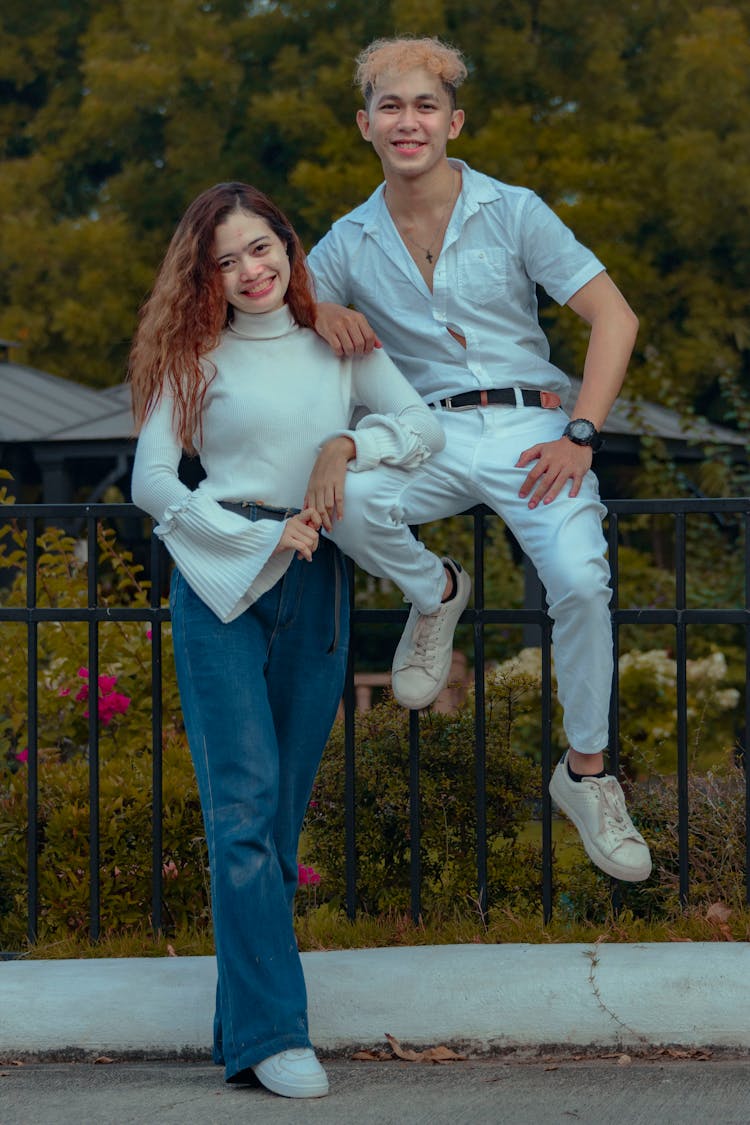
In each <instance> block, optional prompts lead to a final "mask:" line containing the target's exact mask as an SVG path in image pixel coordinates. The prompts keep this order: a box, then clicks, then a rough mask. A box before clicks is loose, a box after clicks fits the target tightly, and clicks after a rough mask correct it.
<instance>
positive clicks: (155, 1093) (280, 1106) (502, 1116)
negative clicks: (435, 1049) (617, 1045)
mask: <svg viewBox="0 0 750 1125" xmlns="http://www.w3.org/2000/svg"><path fill="white" fill-rule="evenodd" d="M699 1054H700V1053H698V1055H696V1056H694V1057H691V1058H673V1057H670V1056H669V1055H667V1054H664V1053H655V1054H653V1055H652V1056H651V1057H649V1058H647V1059H637V1058H630V1057H629V1056H624V1057H623V1056H618V1055H616V1054H613V1055H612V1056H610V1057H600V1058H597V1059H582V1060H581V1059H579V1060H576V1059H570V1058H555V1057H549V1058H547V1059H543V1060H539V1059H534V1060H532V1061H518V1060H512V1061H509V1060H508V1059H486V1060H478V1059H477V1060H467V1061H462V1062H452V1063H447V1064H443V1065H435V1064H431V1065H430V1064H424V1063H410V1062H402V1061H388V1062H357V1061H352V1060H347V1059H333V1060H329V1061H327V1062H326V1063H325V1065H326V1069H327V1071H328V1074H329V1078H330V1083H331V1093H330V1094H329V1096H328V1097H327V1098H322V1099H319V1100H314V1101H313V1100H305V1101H302V1100H299V1101H292V1100H289V1099H286V1098H279V1097H276V1096H275V1095H273V1094H269V1093H267V1092H266V1091H265V1090H263V1089H261V1088H259V1087H251V1086H242V1087H233V1086H227V1085H225V1083H224V1082H223V1080H222V1077H221V1072H220V1070H218V1069H217V1068H215V1067H213V1066H211V1065H209V1064H207V1063H174V1062H173V1063H165V1062H138V1063H133V1062H116V1061H115V1062H112V1063H102V1064H99V1065H96V1064H93V1063H90V1062H88V1063H26V1064H23V1065H14V1064H13V1063H12V1061H11V1062H10V1063H8V1062H6V1063H5V1064H0V1122H1V1123H2V1125H140V1123H144V1125H145V1123H147V1122H148V1123H149V1125H151V1123H155V1125H172V1123H174V1125H224V1123H225V1122H226V1123H232V1122H243V1123H247V1122H252V1123H257V1125H276V1123H281V1122H284V1123H287V1122H303V1123H304V1125H308V1123H309V1125H317V1123H321V1125H323V1123H324V1125H339V1123H340V1125H527V1123H528V1125H610V1123H611V1125H708V1123H710V1125H750V1056H746V1057H739V1058H738V1057H734V1058H728V1057H721V1058H712V1057H709V1058H703V1059H701V1058H700V1057H699Z"/></svg>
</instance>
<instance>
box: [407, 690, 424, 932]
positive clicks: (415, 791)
mask: <svg viewBox="0 0 750 1125" xmlns="http://www.w3.org/2000/svg"><path fill="white" fill-rule="evenodd" d="M421 851H422V829H421V824H420V819H419V711H410V712H409V885H410V888H411V916H412V919H413V920H414V922H419V919H420V917H421V915H422V855H421Z"/></svg>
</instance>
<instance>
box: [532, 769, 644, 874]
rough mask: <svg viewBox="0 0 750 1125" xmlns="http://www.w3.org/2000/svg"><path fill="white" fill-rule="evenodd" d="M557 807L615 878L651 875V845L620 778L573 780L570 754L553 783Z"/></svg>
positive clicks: (593, 856) (594, 857)
mask: <svg viewBox="0 0 750 1125" xmlns="http://www.w3.org/2000/svg"><path fill="white" fill-rule="evenodd" d="M549 792H550V796H551V798H552V800H553V801H554V802H555V804H556V805H557V807H558V808H559V809H561V810H562V811H563V812H564V813H565V815H566V816H567V817H569V818H570V819H571V820H572V821H573V823H574V824H575V826H576V828H577V829H578V832H579V835H580V837H581V842H582V843H583V846H584V848H585V850H586V854H587V856H588V857H589V859H590V860H591V861H592V863H595V864H596V866H597V867H600V868H601V869H602V871H606V873H607V875H611V876H612V877H613V878H614V879H624V880H626V881H627V882H629V883H637V882H638V881H639V880H640V879H648V877H649V875H650V874H651V854H650V852H649V850H648V844H647V843H646V841H645V840H644V839H643V836H641V834H640V832H638V831H637V829H636V828H635V826H634V824H633V822H632V820H631V819H630V816H629V814H628V810H627V808H626V806H625V796H624V794H623V792H622V789H621V788H620V783H619V781H618V780H617V778H616V777H612V776H609V775H608V776H607V777H584V778H583V780H582V781H573V778H572V777H571V776H570V774H569V773H568V755H567V754H564V755H563V757H562V758H561V759H560V761H559V762H558V763H557V768H556V769H555V772H554V773H553V774H552V780H551V781H550V783H549Z"/></svg>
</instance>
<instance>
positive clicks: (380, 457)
mask: <svg viewBox="0 0 750 1125" xmlns="http://www.w3.org/2000/svg"><path fill="white" fill-rule="evenodd" d="M352 364H353V367H352V397H353V400H354V401H353V402H352V406H353V407H356V406H365V407H366V408H367V409H368V410H369V411H371V413H369V414H366V415H365V416H364V418H362V419H361V420H360V421H359V422H358V423H357V425H356V427H355V428H354V429H353V430H341V431H339V432H338V434H332V435H331V436H332V437H335V436H340V435H341V434H345V435H346V436H347V437H350V438H351V439H352V440H353V442H354V444H355V446H356V449H357V455H356V457H355V459H354V460H353V461H350V462H349V464H348V466H347V468H348V469H349V471H350V472H354V473H359V472H362V471H364V470H366V469H372V468H374V467H375V466H376V465H379V464H380V463H381V462H382V463H384V464H386V465H395V466H397V467H398V468H401V469H414V468H416V467H417V465H421V464H422V462H423V461H425V460H426V459H427V458H428V457H429V456H430V455H431V454H432V453H438V452H439V451H440V450H441V449H442V448H443V446H444V445H445V433H444V432H443V428H442V426H441V425H440V423H439V421H438V418H437V414H436V412H435V411H434V410H430V408H429V406H427V405H426V404H425V403H424V402H423V401H422V399H421V398H420V396H419V395H418V394H417V392H416V391H415V390H414V388H413V387H412V386H411V384H410V383H408V382H407V381H406V379H405V378H404V376H403V375H402V374H401V372H400V371H399V370H398V368H397V367H396V365H395V364H394V363H393V362H392V360H391V359H389V357H388V356H387V355H386V354H385V352H384V351H383V350H382V349H380V348H376V349H375V350H374V351H372V352H371V353H370V354H369V355H365V356H360V357H357V358H354V359H353V360H352Z"/></svg>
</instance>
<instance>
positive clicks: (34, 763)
mask: <svg viewBox="0 0 750 1125" xmlns="http://www.w3.org/2000/svg"><path fill="white" fill-rule="evenodd" d="M35 606H36V521H35V519H34V517H33V516H29V517H28V519H27V520H26V608H27V610H31V609H33V608H34V607H35ZM37 642H38V625H37V622H36V621H35V620H34V619H33V617H32V616H31V615H30V614H29V618H28V621H27V624H26V643H27V646H28V650H27V651H28V656H27V671H26V694H27V707H28V730H27V735H28V740H29V747H28V758H27V763H26V764H27V766H28V774H27V784H28V791H27V808H28V813H27V819H28V824H27V827H26V863H27V870H26V887H27V891H28V906H27V911H28V912H27V926H26V932H27V935H28V939H29V941H30V942H32V943H33V942H35V941H36V938H37V933H38V930H39V828H38V825H39V699H38V690H39V689H38V679H39V677H38V666H37V662H38V656H37V654H38V643H37Z"/></svg>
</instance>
